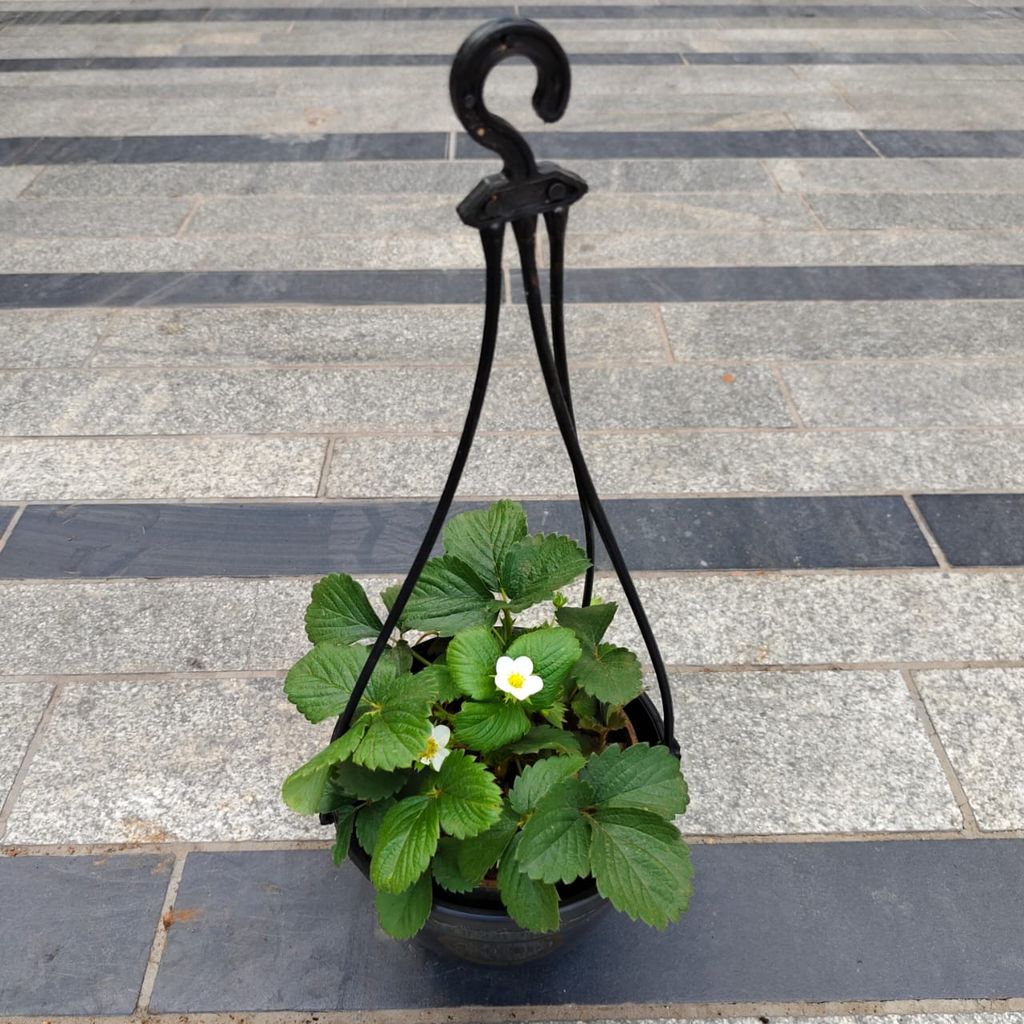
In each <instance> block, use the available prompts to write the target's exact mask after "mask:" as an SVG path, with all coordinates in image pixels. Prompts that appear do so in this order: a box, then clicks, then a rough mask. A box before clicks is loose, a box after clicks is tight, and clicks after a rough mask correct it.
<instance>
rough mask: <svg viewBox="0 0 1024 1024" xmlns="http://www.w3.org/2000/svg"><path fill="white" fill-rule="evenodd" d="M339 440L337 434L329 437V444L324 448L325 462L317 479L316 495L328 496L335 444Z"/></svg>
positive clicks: (320, 496)
mask: <svg viewBox="0 0 1024 1024" xmlns="http://www.w3.org/2000/svg"><path fill="white" fill-rule="evenodd" d="M336 441H337V437H336V436H335V435H332V436H330V437H329V438H327V445H326V446H325V448H324V457H323V462H322V463H321V465H320V476H319V478H318V480H317V485H316V497H318V498H324V497H326V496H327V482H328V479H329V478H330V473H331V463H332V462H333V461H334V446H335V443H336Z"/></svg>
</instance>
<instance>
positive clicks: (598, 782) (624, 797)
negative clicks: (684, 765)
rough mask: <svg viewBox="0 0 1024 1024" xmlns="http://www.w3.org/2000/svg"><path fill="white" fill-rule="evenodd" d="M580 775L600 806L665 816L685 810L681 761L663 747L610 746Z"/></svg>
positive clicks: (684, 787) (639, 745) (591, 760)
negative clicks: (632, 808)
mask: <svg viewBox="0 0 1024 1024" xmlns="http://www.w3.org/2000/svg"><path fill="white" fill-rule="evenodd" d="M580 778H581V779H584V780H586V782H587V783H589V785H590V787H591V789H593V791H594V798H595V799H596V800H597V803H598V805H599V806H601V807H635V808H639V809H640V810H644V811H651V812H652V813H653V814H658V815H661V817H663V818H671V817H673V816H675V815H676V814H682V813H683V811H685V810H686V802H687V794H686V783H685V781H684V780H683V776H682V773H681V772H680V771H679V762H678V761H677V760H676V759H675V758H674V757H673V756H672V755H671V754H670V753H669V752H668V750H667V749H666V748H665V747H663V746H655V747H652V746H649V745H648V744H647V743H637V744H634V745H633V746H632V747H627V748H626V749H625V750H623V749H622V748H621V747H617V746H610V747H608V748H607V749H606V750H604V751H602V752H601V753H600V754H595V755H594V756H593V757H591V758H590V760H589V761H588V762H587V766H586V768H584V769H583V771H582V772H581V773H580Z"/></svg>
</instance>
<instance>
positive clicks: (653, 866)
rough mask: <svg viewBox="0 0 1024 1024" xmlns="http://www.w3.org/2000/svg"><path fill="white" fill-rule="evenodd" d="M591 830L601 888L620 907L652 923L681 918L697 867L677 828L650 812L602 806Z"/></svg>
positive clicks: (592, 858) (660, 925)
mask: <svg viewBox="0 0 1024 1024" xmlns="http://www.w3.org/2000/svg"><path fill="white" fill-rule="evenodd" d="M592 830H593V840H592V843H591V850H590V863H591V869H592V871H593V874H594V878H595V879H596V880H597V889H598V892H600V893H601V895H602V896H604V897H606V898H607V899H609V900H610V901H611V903H612V906H613V907H615V909H616V910H621V911H622V912H623V913H624V914H628V915H629V916H630V917H631V918H633V920H636V919H637V918H639V919H640V920H641V921H644V922H645V923H647V924H649V925H651V926H652V927H654V928H659V929H661V928H664V927H665V926H666V925H667V924H669V922H671V921H675V920H678V918H679V915H680V914H682V912H683V911H684V910H685V909H686V908H687V906H688V905H689V902H690V893H691V892H692V889H693V881H692V879H693V872H692V869H691V867H690V856H689V850H687V848H686V844H685V843H684V842H683V840H682V838H681V837H680V835H679V832H678V830H677V829H676V827H675V826H674V825H672V824H671V823H669V822H667V821H665V819H664V818H660V817H658V815H656V814H652V813H651V812H650V811H641V810H636V809H634V808H628V807H601V808H598V810H597V811H595V813H594V815H593V818H592Z"/></svg>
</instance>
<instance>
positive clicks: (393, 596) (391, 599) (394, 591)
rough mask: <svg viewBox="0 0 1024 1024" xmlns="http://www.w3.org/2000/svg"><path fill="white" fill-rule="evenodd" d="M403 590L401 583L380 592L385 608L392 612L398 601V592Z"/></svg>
mask: <svg viewBox="0 0 1024 1024" xmlns="http://www.w3.org/2000/svg"><path fill="white" fill-rule="evenodd" d="M401 589H402V584H401V583H392V584H391V586H390V587H385V588H384V589H383V590H382V591H381V592H380V599H381V602H382V603H383V605H384V607H385V608H387V610H388V611H389V612H390V611H391V609H392V608H394V606H395V601H397V600H398V592H399V591H400V590H401Z"/></svg>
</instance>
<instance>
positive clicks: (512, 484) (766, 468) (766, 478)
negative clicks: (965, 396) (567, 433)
mask: <svg viewBox="0 0 1024 1024" xmlns="http://www.w3.org/2000/svg"><path fill="white" fill-rule="evenodd" d="M582 441H583V449H584V452H585V453H586V456H587V461H588V464H589V466H590V470H591V473H592V475H593V477H594V480H595V482H596V484H597V487H598V489H599V491H600V493H601V494H602V495H603V496H606V497H608V496H611V495H629V494H687V493H690V494H707V493H715V492H729V493H750V492H761V493H773V492H775V493H777V492H783V493H786V492H789V493H792V492H800V491H817V492H825V493H828V492H833V493H834V492H849V491H866V492H875V493H877V492H879V491H903V490H911V491H915V490H916V491H922V490H939V491H941V490H977V489H982V488H993V487H996V488H1003V489H1007V490H1020V489H1022V488H1024V431H1020V430H974V429H971V430H937V429H936V430H914V431H891V430H878V431H874V430H872V431H866V432H856V433H848V434H843V435H836V434H834V433H831V432H818V431H799V432H789V431H778V430H771V431H768V430H766V431H744V432H743V433H733V432H715V431H702V432H696V433H693V432H686V433H682V434H675V435H673V434H663V433H634V434H629V435H623V436H615V435H601V434H585V435H584V436H583V439H582ZM455 445H456V438H455V437H454V436H447V437H413V436H407V437H401V438H390V439H388V438H341V439H339V440H338V441H337V443H336V444H335V448H334V455H333V459H332V462H331V468H330V474H329V477H328V484H327V488H328V490H327V493H328V494H330V495H331V496H332V497H340V498H386V497H410V496H420V497H435V496H436V495H438V494H440V493H441V488H442V487H443V486H444V480H445V477H446V475H447V473H448V467H449V465H450V464H451V460H452V457H453V455H454V454H455ZM574 493H575V487H574V484H573V480H572V474H571V472H570V470H569V463H568V458H567V456H565V454H564V449H563V446H562V441H561V438H560V437H559V436H558V435H536V434H534V435H517V434H509V435H497V436H495V435H487V434H484V435H482V436H478V437H477V438H476V441H475V442H474V446H473V451H472V454H471V456H470V459H469V465H468V466H467V467H466V472H465V475H464V476H463V480H462V484H461V486H460V494H463V495H466V496H470V495H472V496H479V497H502V496H509V497H521V496H524V495H538V496H539V495H572V494H574Z"/></svg>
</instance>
